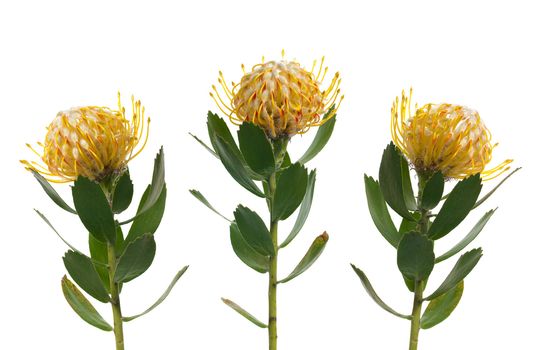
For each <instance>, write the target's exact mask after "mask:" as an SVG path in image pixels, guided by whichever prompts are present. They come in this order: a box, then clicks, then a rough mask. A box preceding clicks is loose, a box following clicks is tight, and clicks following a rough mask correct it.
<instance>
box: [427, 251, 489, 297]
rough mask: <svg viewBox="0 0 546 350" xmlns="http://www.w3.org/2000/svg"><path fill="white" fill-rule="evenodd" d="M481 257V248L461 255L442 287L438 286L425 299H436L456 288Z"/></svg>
mask: <svg viewBox="0 0 546 350" xmlns="http://www.w3.org/2000/svg"><path fill="white" fill-rule="evenodd" d="M481 257H482V249H481V248H477V249H472V250H471V251H468V252H466V253H464V254H463V255H461V257H460V258H459V260H457V263H456V264H455V266H454V267H453V269H452V270H451V272H450V273H449V275H447V277H446V279H445V280H444V282H442V284H441V285H440V287H438V289H436V291H435V292H434V293H432V294H431V295H429V296H428V297H426V298H425V300H432V299H436V298H438V297H439V296H440V295H443V294H444V293H447V292H448V291H450V290H451V288H454V287H455V286H456V285H457V284H458V283H459V282H461V281H462V280H463V279H464V278H465V277H466V276H467V275H468V274H469V273H470V271H472V269H473V268H474V267H475V266H476V264H478V261H480V258H481Z"/></svg>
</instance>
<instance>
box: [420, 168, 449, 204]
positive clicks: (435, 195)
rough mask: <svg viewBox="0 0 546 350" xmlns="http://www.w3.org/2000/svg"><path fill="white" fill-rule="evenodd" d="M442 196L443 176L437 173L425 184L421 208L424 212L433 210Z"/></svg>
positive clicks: (439, 172)
mask: <svg viewBox="0 0 546 350" xmlns="http://www.w3.org/2000/svg"><path fill="white" fill-rule="evenodd" d="M443 194H444V175H442V172H441V171H438V172H436V173H434V175H432V177H431V178H430V179H429V180H428V181H427V183H426V184H425V188H424V189H423V196H422V198H421V208H423V209H426V210H431V209H434V208H435V207H436V206H437V205H438V203H440V200H441V199H442V195H443Z"/></svg>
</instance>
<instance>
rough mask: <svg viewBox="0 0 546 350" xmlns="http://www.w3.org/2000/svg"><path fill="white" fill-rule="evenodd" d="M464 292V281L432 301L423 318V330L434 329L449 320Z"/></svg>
mask: <svg viewBox="0 0 546 350" xmlns="http://www.w3.org/2000/svg"><path fill="white" fill-rule="evenodd" d="M463 290H464V281H461V282H459V283H458V284H457V285H456V286H455V287H454V288H452V289H451V290H450V291H448V292H447V293H445V294H443V295H441V296H439V297H438V298H436V299H433V300H432V301H430V302H429V303H428V305H427V308H426V310H425V312H424V313H423V316H422V317H421V324H420V325H421V328H422V329H428V328H432V327H434V326H436V325H437V324H438V323H440V322H442V321H444V320H445V319H446V318H448V317H449V315H451V313H452V312H453V310H455V308H456V307H457V304H459V301H460V300H461V297H462V296H463Z"/></svg>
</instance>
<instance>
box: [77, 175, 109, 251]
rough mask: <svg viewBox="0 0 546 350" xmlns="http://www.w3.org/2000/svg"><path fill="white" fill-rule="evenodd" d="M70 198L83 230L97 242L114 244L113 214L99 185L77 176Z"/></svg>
mask: <svg viewBox="0 0 546 350" xmlns="http://www.w3.org/2000/svg"><path fill="white" fill-rule="evenodd" d="M72 197H73V199H74V206H75V207H76V211H77V212H78V216H79V217H80V220H81V221H82V223H83V225H84V226H85V228H87V230H88V231H89V232H90V233H91V234H92V235H93V236H95V238H96V239H98V240H99V241H101V242H106V241H109V242H111V243H115V241H116V225H115V223H114V214H113V213H112V209H110V204H108V200H107V199H106V196H105V195H104V192H103V191H102V189H101V187H100V186H99V184H97V183H95V182H93V181H91V180H89V179H87V178H85V177H83V176H79V177H78V179H77V180H76V181H75V182H74V186H73V187H72Z"/></svg>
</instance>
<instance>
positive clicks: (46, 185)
mask: <svg viewBox="0 0 546 350" xmlns="http://www.w3.org/2000/svg"><path fill="white" fill-rule="evenodd" d="M31 171H32V175H34V177H35V178H36V180H38V183H39V184H40V186H42V188H43V189H44V191H45V193H46V194H47V195H48V196H49V198H51V200H52V201H53V202H55V204H57V205H58V206H59V207H60V208H61V209H64V210H66V211H67V212H69V213H72V214H76V211H75V210H74V209H72V208H71V207H70V206H69V205H68V204H66V202H65V201H64V199H63V198H62V197H61V196H60V195H59V193H57V191H55V189H54V188H53V186H51V184H50V183H49V181H47V180H46V179H45V178H44V177H43V176H42V175H40V173H38V172H37V171H34V170H31Z"/></svg>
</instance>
